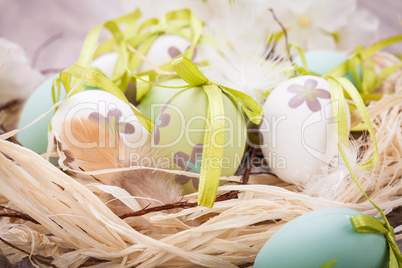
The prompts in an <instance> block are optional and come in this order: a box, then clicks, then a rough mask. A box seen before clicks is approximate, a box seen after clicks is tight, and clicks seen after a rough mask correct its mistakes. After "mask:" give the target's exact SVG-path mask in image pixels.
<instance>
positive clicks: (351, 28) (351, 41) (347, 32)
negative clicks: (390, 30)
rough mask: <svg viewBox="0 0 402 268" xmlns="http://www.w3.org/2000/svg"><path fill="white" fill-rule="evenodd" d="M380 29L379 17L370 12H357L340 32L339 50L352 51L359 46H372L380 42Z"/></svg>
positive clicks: (362, 10)
mask: <svg viewBox="0 0 402 268" xmlns="http://www.w3.org/2000/svg"><path fill="white" fill-rule="evenodd" d="M363 21H364V23H362V22H363ZM379 27H380V20H379V19H378V17H377V16H375V15H374V14H373V13H371V12H370V11H369V10H365V9H361V10H357V11H356V12H355V13H354V14H353V15H352V17H351V19H350V21H349V23H348V25H347V26H345V27H343V28H342V29H341V30H340V31H339V32H338V42H337V47H338V49H339V50H352V49H354V48H355V47H356V46H357V45H364V46H368V45H371V44H372V43H374V42H376V41H378V37H379Z"/></svg>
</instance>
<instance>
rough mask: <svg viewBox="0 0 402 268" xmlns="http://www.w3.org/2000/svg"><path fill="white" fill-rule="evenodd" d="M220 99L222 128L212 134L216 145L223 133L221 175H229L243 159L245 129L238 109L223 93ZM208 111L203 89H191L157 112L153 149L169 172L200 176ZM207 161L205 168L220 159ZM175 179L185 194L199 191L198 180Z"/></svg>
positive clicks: (177, 176) (179, 177)
mask: <svg viewBox="0 0 402 268" xmlns="http://www.w3.org/2000/svg"><path fill="white" fill-rule="evenodd" d="M177 83H180V82H179V81H177ZM222 100H223V108H224V117H223V120H224V122H225V127H224V129H220V130H219V131H217V132H214V133H212V134H211V135H212V142H215V141H216V137H217V135H218V134H219V133H222V132H223V133H224V145H223V158H222V162H221V167H222V171H221V175H222V176H232V175H234V174H235V172H236V170H237V168H238V167H239V165H240V163H241V159H242V158H243V154H244V150H245V144H246V135H247V128H246V123H245V119H244V116H243V113H242V111H241V110H240V109H239V107H238V106H237V105H236V104H235V103H233V101H232V100H231V99H230V98H229V97H228V96H226V94H222ZM207 108H208V98H207V95H206V93H205V92H204V89H203V88H202V87H193V88H188V89H184V90H181V91H180V92H178V93H176V94H175V95H174V96H173V97H172V98H170V100H169V101H168V102H167V103H166V104H165V105H164V106H163V107H162V108H161V109H160V112H159V115H158V117H157V118H156V120H155V128H154V132H153V146H154V148H155V149H157V150H158V151H159V152H161V153H162V154H163V155H165V156H166V158H167V159H168V161H167V162H169V167H170V168H171V169H177V170H185V171H188V172H194V173H200V168H201V159H202V156H203V142H204V134H205V127H206V122H207V120H208V119H207ZM215 146H216V144H215ZM206 161H207V163H208V165H219V161H220V159H219V158H218V157H215V156H211V157H209V158H208V159H207V160H206ZM175 180H176V182H177V183H178V184H180V185H183V189H184V193H185V194H187V193H191V192H195V191H197V190H198V188H197V187H198V181H197V179H192V178H188V177H184V176H180V175H176V177H175Z"/></svg>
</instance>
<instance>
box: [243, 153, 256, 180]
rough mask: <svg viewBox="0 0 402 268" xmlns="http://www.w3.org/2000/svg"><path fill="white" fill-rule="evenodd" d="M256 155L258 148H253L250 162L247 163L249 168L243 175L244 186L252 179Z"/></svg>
mask: <svg viewBox="0 0 402 268" xmlns="http://www.w3.org/2000/svg"><path fill="white" fill-rule="evenodd" d="M256 154H257V148H256V147H253V148H251V153H250V158H248V161H247V167H246V170H245V171H244V174H243V181H242V184H247V183H248V180H249V179H250V172H251V167H252V162H253V160H254V158H255V155H256Z"/></svg>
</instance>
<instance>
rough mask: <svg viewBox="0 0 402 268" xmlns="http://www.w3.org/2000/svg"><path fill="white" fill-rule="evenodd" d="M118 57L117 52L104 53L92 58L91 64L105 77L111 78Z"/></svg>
mask: <svg viewBox="0 0 402 268" xmlns="http://www.w3.org/2000/svg"><path fill="white" fill-rule="evenodd" d="M118 57H119V54H117V53H106V54H103V55H101V56H99V57H97V58H96V59H94V61H93V62H92V64H91V65H92V67H95V68H98V69H99V70H100V71H101V72H102V73H103V74H104V75H105V76H106V77H108V78H109V79H111V78H112V75H113V71H114V66H115V65H116V62H117V58H118Z"/></svg>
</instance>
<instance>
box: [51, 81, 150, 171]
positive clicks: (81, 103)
mask: <svg viewBox="0 0 402 268" xmlns="http://www.w3.org/2000/svg"><path fill="white" fill-rule="evenodd" d="M80 118H85V119H89V120H93V121H95V122H97V123H98V124H99V125H102V126H103V127H109V128H111V129H115V131H116V132H117V133H118V134H119V137H120V138H121V140H122V142H123V143H124V144H125V145H126V147H128V148H137V147H140V146H141V145H143V144H145V142H146V141H147V140H148V137H149V135H150V133H149V132H148V131H147V130H146V129H145V128H144V126H143V125H142V124H141V123H140V121H139V120H138V118H137V116H136V115H135V114H134V112H133V111H132V109H131V106H130V105H128V104H127V103H125V102H124V101H122V100H120V99H119V98H117V97H116V96H114V95H112V94H111V93H109V92H106V91H103V90H99V89H97V90H96V89H95V90H85V91H82V92H79V93H76V94H74V95H72V96H71V97H69V98H68V99H66V100H65V101H64V102H63V103H62V104H61V105H60V106H59V108H58V110H57V111H56V112H55V114H54V116H53V118H52V121H51V129H52V130H53V131H54V132H55V133H56V134H58V135H59V136H60V135H61V134H62V133H63V134H64V135H65V137H67V138H69V139H70V138H71V139H74V137H73V136H72V135H71V133H72V131H71V130H70V129H66V128H64V126H65V125H68V124H65V122H67V121H69V120H72V119H80ZM105 138H106V137H105ZM70 142H71V143H72V144H77V143H74V140H73V141H71V140H70ZM77 142H79V141H77ZM107 142H108V141H107V140H106V141H101V140H100V141H98V144H97V145H96V146H102V144H107ZM59 149H61V150H63V144H59ZM67 161H68V163H64V164H67V165H69V166H70V167H71V168H73V169H75V168H76V166H75V165H74V159H69V158H68V159H67Z"/></svg>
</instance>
